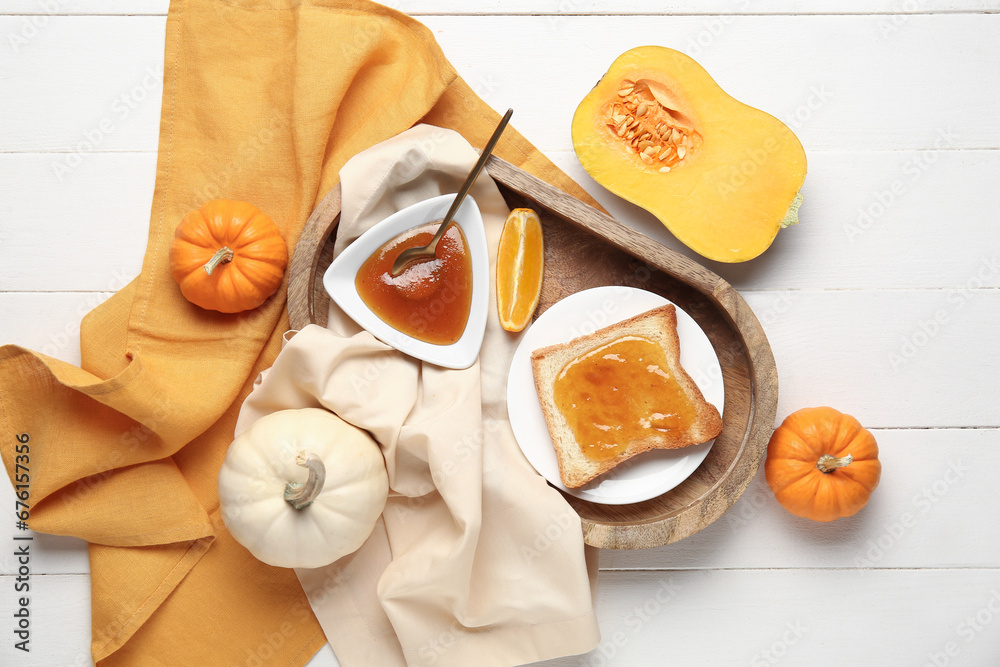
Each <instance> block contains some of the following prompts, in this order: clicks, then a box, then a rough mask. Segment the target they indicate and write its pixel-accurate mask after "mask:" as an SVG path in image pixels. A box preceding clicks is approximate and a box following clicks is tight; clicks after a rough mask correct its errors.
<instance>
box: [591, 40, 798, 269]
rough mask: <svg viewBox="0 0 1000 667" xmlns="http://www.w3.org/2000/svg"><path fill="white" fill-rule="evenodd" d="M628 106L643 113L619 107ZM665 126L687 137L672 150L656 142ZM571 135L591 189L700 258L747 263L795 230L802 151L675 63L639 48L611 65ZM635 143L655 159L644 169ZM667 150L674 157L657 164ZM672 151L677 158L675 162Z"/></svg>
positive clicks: (696, 72)
mask: <svg viewBox="0 0 1000 667" xmlns="http://www.w3.org/2000/svg"><path fill="white" fill-rule="evenodd" d="M630 84H633V85H632V86H631V87H632V88H633V90H631V91H630V90H629V88H630ZM623 91H625V92H627V94H624V95H623V94H621V93H622V92H623ZM630 102H631V103H633V105H634V103H635V102H639V103H640V104H645V108H643V109H637V108H633V109H632V110H628V109H627V108H625V107H623V106H622V105H623V104H626V103H630ZM638 111H642V112H643V113H641V114H639V113H638ZM622 115H627V116H628V118H629V119H631V121H632V124H633V125H634V127H633V128H629V127H626V129H625V132H624V134H623V133H622V131H620V123H616V122H615V120H614V119H615V118H616V117H621V116H622ZM657 120H662V121H663V123H657ZM635 121H638V122H637V123H636V122H635ZM628 124H629V123H626V125H628ZM671 125H673V126H674V129H675V130H681V133H682V134H688V136H685V137H682V138H681V141H680V142H679V143H678V140H677V135H676V134H674V135H673V137H674V139H673V140H671V139H670V138H669V137H670V133H669V131H667V138H666V139H665V138H664V132H663V131H658V130H657V129H656V127H657V126H661V127H663V128H664V129H666V128H667V127H669V126H671ZM572 135H573V147H574V149H575V151H576V154H577V156H578V157H579V159H580V162H581V164H582V165H583V167H584V168H585V169H586V170H587V172H588V173H589V174H590V175H591V177H593V178H594V180H595V181H597V182H598V183H600V184H601V185H603V186H604V187H606V188H607V189H608V190H610V191H612V192H614V193H615V194H617V195H619V196H621V197H623V198H624V199H627V200H628V201H631V202H632V203H634V204H636V205H638V206H641V207H642V208H644V209H646V210H648V211H649V212H650V213H652V214H653V215H655V216H656V217H657V218H659V219H660V220H661V221H662V222H663V224H664V225H665V226H666V227H667V229H669V230H670V231H671V233H673V234H674V235H675V236H676V237H677V238H678V239H679V240H680V241H681V242H683V243H684V244H685V245H687V246H688V247H690V248H691V249H692V250H694V251H695V252H697V253H699V254H701V255H702V256H704V257H707V258H709V259H713V260H716V261H720V262H742V261H746V260H749V259H752V258H754V257H757V256H758V255H760V254H761V253H762V252H764V250H766V249H767V248H768V247H769V246H770V245H771V242H772V241H773V240H774V237H775V236H776V235H777V233H778V230H779V229H780V228H781V227H782V226H787V224H794V221H795V214H796V213H797V210H798V203H799V201H801V197H800V196H799V195H798V193H799V189H800V188H801V186H802V183H803V181H804V179H805V174H806V156H805V151H804V150H803V148H802V144H801V143H800V142H799V140H798V139H797V138H796V137H795V135H794V134H793V133H792V131H791V130H790V129H789V128H788V127H787V126H786V125H785V124H784V123H782V122H781V121H779V120H778V119H776V118H774V117H773V116H770V115H768V114H766V113H764V112H763V111H760V110H758V109H755V108H753V107H750V106H747V105H745V104H743V103H741V102H738V101H737V100H735V99H733V98H732V97H730V96H729V95H728V94H726V93H725V91H723V90H722V88H720V87H719V86H718V84H716V83H715V81H714V80H713V79H712V77H711V76H710V75H709V74H708V73H707V72H706V71H705V70H704V69H703V68H702V67H701V66H700V65H699V64H698V63H696V62H695V61H694V60H692V59H691V58H689V57H688V56H686V55H684V54H683V53H680V52H678V51H674V50H672V49H667V48H664V47H659V46H643V47H639V48H635V49H631V50H630V51H627V52H626V53H624V54H622V55H621V56H619V57H618V59H616V60H615V62H614V63H613V64H612V66H611V68H610V69H609V70H608V72H607V73H606V74H605V75H604V77H603V78H602V79H601V81H600V82H598V84H597V86H595V87H594V89H593V90H592V91H591V92H590V93H589V94H588V95H587V96H586V97H585V98H584V99H583V101H582V102H581V103H580V105H579V107H578V108H577V110H576V114H575V115H574V117H573V127H572ZM644 135H648V136H646V137H645V141H648V142H651V144H652V145H646V146H645V148H647V149H654V148H656V149H657V150H656V154H655V155H654V156H653V157H652V159H651V160H647V159H644V158H642V155H640V153H641V152H642V151H641V150H640V149H638V148H637V144H638V145H639V146H643V140H642V137H643V136H644ZM668 146H674V148H675V150H674V151H673V153H672V154H669V155H670V156H669V157H667V158H665V159H664V160H660V159H657V158H658V157H659V155H662V154H663V152H664V151H665V150H666V149H667V147H668ZM678 147H684V148H685V150H684V152H683V157H682V159H679V160H678V159H677V157H678V154H680V152H681V151H680V150H677V148H678ZM647 157H649V156H647ZM664 167H668V168H669V171H665V170H664ZM786 216H787V217H786Z"/></svg>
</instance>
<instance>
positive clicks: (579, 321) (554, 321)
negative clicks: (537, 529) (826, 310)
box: [507, 286, 725, 505]
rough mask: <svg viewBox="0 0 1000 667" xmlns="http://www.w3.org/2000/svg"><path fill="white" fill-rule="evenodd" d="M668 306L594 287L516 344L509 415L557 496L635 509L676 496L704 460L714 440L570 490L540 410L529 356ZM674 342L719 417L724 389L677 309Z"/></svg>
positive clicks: (640, 460) (709, 355)
mask: <svg viewBox="0 0 1000 667" xmlns="http://www.w3.org/2000/svg"><path fill="white" fill-rule="evenodd" d="M668 303H671V302H670V301H669V300H668V299H666V298H664V297H662V296H660V295H659V294H654V293H652V292H647V291H645V290H640V289H636V288H634V287H621V286H607V287H595V288H593V289H589V290H584V291H582V292H577V293H575V294H572V295H570V296H568V297H566V298H565V299H563V300H562V301H559V302H558V303H556V304H553V305H552V306H551V307H550V308H549V309H548V310H546V311H545V312H544V313H542V314H541V315H540V316H539V317H538V319H537V320H535V322H534V324H532V325H531V327H530V328H529V329H528V330H527V332H525V334H524V336H523V337H522V338H521V342H520V343H519V344H518V347H517V350H516V351H515V352H514V357H513V359H512V361H511V365H510V374H509V375H508V376H507V414H508V416H509V417H510V424H511V427H512V428H513V430H514V436H515V437H516V438H517V442H518V445H520V447H521V451H523V452H524V455H525V456H526V457H527V459H528V461H529V462H530V463H531V465H532V466H534V468H535V470H537V471H538V473H539V474H540V475H542V477H544V478H545V479H547V480H548V481H549V483H551V484H552V485H553V486H555V487H556V488H558V489H562V490H563V491H565V492H566V493H569V494H570V495H573V496H576V497H577V498H581V499H583V500H588V501H590V502H594V503H601V504H605V505H624V504H626V503H637V502H641V501H643V500H649V499H650V498H655V497H656V496H659V495H661V494H664V493H666V492H667V491H669V490H670V489H672V488H674V487H675V486H677V485H678V484H680V483H681V482H683V481H684V480H685V479H687V477H688V476H689V475H690V474H691V473H693V472H694V471H695V469H696V468H697V467H698V466H699V465H701V462H702V461H704V460H705V457H706V456H708V451H709V449H711V448H712V443H714V442H715V441H714V440H710V441H708V442H706V443H703V444H700V445H692V446H690V447H685V448H684V449H679V450H667V449H654V450H652V451H649V452H645V453H643V454H639V455H638V456H635V457H633V458H631V459H629V460H628V461H626V462H624V463H622V464H620V465H619V466H617V467H616V468H614V469H613V470H611V471H610V472H609V473H607V474H606V475H602V476H601V477H599V478H597V479H596V480H594V481H593V482H591V483H589V484H586V485H584V486H582V487H580V488H578V489H570V488H567V487H566V486H564V485H563V483H562V481H561V480H560V477H559V464H558V462H557V461H556V453H555V449H554V448H553V446H552V438H551V437H549V430H548V427H547V426H546V425H545V415H544V414H543V413H542V406H541V404H540V403H539V402H538V393H537V392H536V390H535V381H534V377H533V375H532V372H531V353H532V352H533V351H534V350H537V349H538V348H540V347H545V346H546V345H553V344H556V343H564V342H567V341H569V340H572V339H573V338H576V337H577V336H583V335H586V334H589V333H592V332H594V331H596V330H597V329H600V328H603V327H606V326H608V325H610V324H614V323H616V322H620V321H622V320H625V319H628V318H630V317H633V316H635V315H638V314H639V313H643V312H645V311H647V310H650V309H652V308H657V307H659V306H662V305H665V304H668ZM675 307H676V304H675ZM677 334H678V336H679V338H680V343H681V366H683V367H684V370H685V371H687V373H688V375H690V376H691V379H693V380H694V382H695V384H697V385H698V388H699V389H700V390H701V393H702V394H703V395H704V396H705V399H706V400H707V401H708V402H710V403H712V404H713V405H714V406H715V407H716V408H718V410H719V414H722V409H723V403H724V400H725V386H724V384H723V381H722V368H721V367H720V366H719V358H718V357H717V356H716V354H715V350H714V349H713V348H712V343H711V342H710V341H709V340H708V336H706V335H705V332H704V331H702V330H701V327H699V326H698V324H697V323H696V322H695V321H694V320H693V319H692V318H691V316H690V315H688V314H687V313H685V312H684V311H683V310H681V309H680V308H677Z"/></svg>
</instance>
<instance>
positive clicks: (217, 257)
mask: <svg viewBox="0 0 1000 667" xmlns="http://www.w3.org/2000/svg"><path fill="white" fill-rule="evenodd" d="M235 256H236V253H234V252H233V251H232V249H230V248H229V246H222V247H221V248H219V249H218V250H216V251H215V254H214V255H212V259H210V260H208V262H207V263H206V264H205V266H204V267H202V268H204V269H205V273H207V274H208V275H212V271H215V269H216V267H218V266H219V264H227V263H229V262H231V261H233V257H235Z"/></svg>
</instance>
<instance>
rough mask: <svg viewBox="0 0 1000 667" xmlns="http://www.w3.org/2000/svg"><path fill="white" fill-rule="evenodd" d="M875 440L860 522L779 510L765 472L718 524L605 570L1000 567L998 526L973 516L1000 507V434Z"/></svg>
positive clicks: (879, 434)
mask: <svg viewBox="0 0 1000 667" xmlns="http://www.w3.org/2000/svg"><path fill="white" fill-rule="evenodd" d="M872 433H873V434H874V436H875V439H876V440H877V441H878V444H879V460H880V461H881V462H882V479H881V481H880V482H879V486H878V487H877V488H876V489H875V493H874V494H873V495H872V498H871V500H870V501H869V503H868V505H866V506H865V507H864V508H863V509H862V510H861V511H860V512H858V513H857V514H855V515H854V516H853V517H849V518H846V519H839V520H837V521H833V522H830V523H817V522H813V521H809V520H808V519H802V518H799V517H796V516H794V515H792V514H790V513H789V512H787V511H786V510H785V509H784V508H782V507H781V505H779V504H778V502H777V500H775V498H774V494H773V493H771V490H770V488H768V486H767V483H766V481H765V480H764V471H763V467H762V468H761V470H760V471H759V473H758V475H757V477H756V478H754V481H753V482H752V483H751V485H750V488H748V489H747V491H746V493H744V494H743V496H742V497H741V498H740V499H739V500H738V501H736V504H735V505H733V507H732V508H730V510H729V511H728V512H726V513H725V514H724V515H723V516H722V517H721V518H720V519H719V520H718V521H716V522H715V523H713V524H712V525H710V526H709V527H707V528H706V529H704V530H702V531H701V532H699V533H696V534H694V535H692V536H691V537H689V538H687V539H685V540H682V541H680V542H677V543H676V544H670V545H667V546H664V547H658V548H656V549H645V550H639V551H614V550H605V551H603V552H602V553H601V567H602V568H606V569H627V568H639V569H660V568H666V569H689V568H690V569H744V568H746V569H753V568H818V569H831V570H837V569H843V568H856V567H861V568H932V567H962V568H970V567H974V568H998V567H1000V525H998V523H997V522H995V521H983V520H982V519H983V517H982V515H981V513H979V512H977V511H974V510H972V508H988V507H995V506H996V491H995V485H994V484H993V481H992V480H993V471H994V470H996V469H997V467H998V466H1000V430H996V429H930V430H923V429H899V430H877V429H874V430H873V431H872Z"/></svg>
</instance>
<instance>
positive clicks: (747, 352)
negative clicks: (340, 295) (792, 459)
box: [288, 156, 778, 549]
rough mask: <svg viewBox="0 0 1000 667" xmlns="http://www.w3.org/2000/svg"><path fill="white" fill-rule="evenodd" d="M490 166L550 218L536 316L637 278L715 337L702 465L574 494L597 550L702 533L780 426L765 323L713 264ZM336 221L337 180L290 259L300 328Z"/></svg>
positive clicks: (291, 297)
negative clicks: (716, 424) (718, 381)
mask: <svg viewBox="0 0 1000 667" xmlns="http://www.w3.org/2000/svg"><path fill="white" fill-rule="evenodd" d="M486 170H487V171H488V172H489V174H490V176H492V177H493V179H494V180H495V181H496V182H497V185H498V186H499V187H500V190H501V192H502V193H503V195H504V197H505V198H506V199H507V203H508V205H509V206H510V207H511V208H515V207H519V206H530V207H532V208H534V209H535V210H537V211H538V212H539V215H540V217H541V219H542V224H543V228H544V234H545V279H544V283H543V286H542V296H541V301H540V303H539V307H538V312H537V313H536V317H537V315H539V314H541V313H542V312H544V311H545V309H546V308H548V307H549V306H550V305H552V304H554V303H556V302H557V301H559V300H560V299H562V298H563V297H565V296H568V295H569V294H572V293H574V292H578V291H580V290H583V289H588V288H590V287H597V286H600V285H629V286H633V287H639V288H642V289H646V290H649V291H652V292H656V293H659V294H662V295H663V296H665V297H667V298H668V299H670V300H671V301H673V302H674V303H675V304H677V305H678V306H680V307H681V308H683V309H684V310H685V311H687V313H688V314H690V315H691V316H692V317H693V318H694V319H695V321H697V322H698V324H699V325H700V326H701V327H702V329H704V331H705V333H706V334H707V335H708V338H709V340H711V341H712V345H713V347H714V348H715V352H716V354H717V355H718V357H719V363H720V365H721V366H722V375H723V382H724V384H725V392H726V406H725V411H724V414H723V428H722V433H721V434H720V435H719V437H718V438H716V440H715V444H714V445H713V446H712V449H711V450H710V452H709V454H708V457H707V458H706V459H705V461H704V462H703V463H702V464H701V466H699V467H698V469H697V470H695V472H694V473H693V474H692V475H691V476H690V477H688V478H687V479H686V480H685V481H684V482H682V483H681V484H680V485H679V486H677V487H676V488H674V489H672V490H671V491H669V492H667V493H664V494H663V495H661V496H658V497H656V498H652V499H650V500H646V501H643V502H640V503H633V504H630V505H600V504H596V503H591V502H588V501H585V500H581V499H579V498H575V497H573V496H569V495H566V496H565V497H566V499H567V501H569V503H570V505H572V506H573V508H574V509H575V510H576V512H577V513H578V514H579V515H580V517H581V519H582V520H583V528H584V540H585V542H586V543H587V544H589V545H592V546H596V547H602V548H606V549H641V548H648V547H655V546H660V545H663V544H669V543H671V542H676V541H678V540H681V539H683V538H685V537H687V536H689V535H691V534H693V533H696V532H697V531H699V530H701V529H702V528H704V527H705V526H707V525H709V524H710V523H712V522H713V521H715V520H716V519H718V518H719V517H720V516H722V514H723V512H725V511H726V510H727V509H729V507H730V506H732V504H733V503H734V502H735V501H736V499H737V498H739V497H740V495H741V494H742V493H743V491H744V490H746V488H747V485H748V484H749V483H750V480H752V479H753V477H754V475H755V474H756V472H757V469H758V467H759V466H760V464H761V462H762V461H763V460H764V454H765V452H766V449H767V441H768V439H769V438H770V436H771V432H772V430H773V428H774V417H775V413H776V410H777V402H778V375H777V370H776V369H775V365H774V356H773V355H772V354H771V348H770V346H769V345H768V342H767V338H766V337H765V336H764V331H763V330H762V329H761V326H760V323H759V322H758V321H757V318H756V317H755V316H754V314H753V312H752V311H751V310H750V307H749V306H748V305H747V304H746V302H745V301H744V300H743V298H742V297H741V296H740V295H739V294H738V293H737V292H736V290H735V289H733V287H732V286H731V285H729V283H727V282H726V281H724V280H723V279H722V278H720V277H719V276H717V275H715V274H714V273H712V272H711V271H709V270H708V269H706V268H705V267H703V266H701V265H699V264H697V263H696V262H694V261H692V260H690V259H688V258H687V257H684V256H683V255H679V254H677V253H675V252H673V251H672V250H670V249H668V248H666V247H664V246H663V245H661V244H659V243H656V242H655V241H652V240H650V239H648V238H646V237H645V236H643V235H641V234H639V233H638V232H636V231H634V230H632V229H630V228H628V227H626V226H625V225H623V224H621V223H620V222H618V221H616V220H615V219H614V218H611V217H610V216H608V215H605V214H604V213H601V212H600V211H598V210H596V209H594V208H593V207H591V206H588V205H586V204H584V203H583V202H581V201H579V200H578V199H576V198H574V197H571V196H569V195H567V194H566V193H564V192H562V191H561V190H558V189H556V188H554V187H552V186H550V185H548V184H547V183H545V182H543V181H541V180H539V179H538V178H535V177H534V176H532V175H530V174H528V173H527V172H525V171H523V170H521V169H518V168H517V167H515V166H513V165H512V164H510V163H508V162H505V161H503V160H501V159H500V158H497V157H496V156H492V157H491V158H490V159H489V161H488V162H487V163H486ZM339 219H340V187H339V186H338V187H336V188H334V190H332V191H331V192H330V193H329V194H328V195H327V196H326V197H325V198H324V199H323V201H322V202H320V205H319V206H318V207H317V208H316V210H315V211H313V214H312V215H311V216H310V217H309V220H308V221H307V222H306V225H305V228H304V230H303V232H302V235H301V236H300V237H299V240H298V243H297V244H296V247H295V251H294V253H293V255H292V261H291V264H290V266H289V282H288V312H289V318H290V321H291V326H292V328H293V329H300V328H302V327H304V326H305V325H307V324H310V323H316V324H320V325H325V324H326V311H327V305H328V303H329V296H328V295H327V294H326V291H325V290H324V289H323V284H322V278H323V272H324V271H325V270H326V267H327V266H329V264H330V261H331V259H332V256H333V254H332V250H333V238H334V232H335V230H336V226H337V222H338V221H339Z"/></svg>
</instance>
